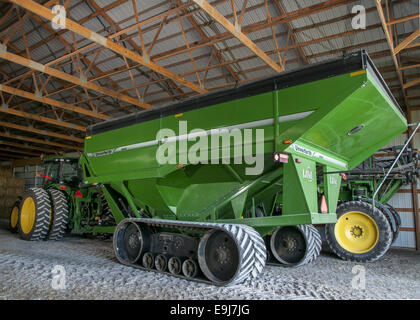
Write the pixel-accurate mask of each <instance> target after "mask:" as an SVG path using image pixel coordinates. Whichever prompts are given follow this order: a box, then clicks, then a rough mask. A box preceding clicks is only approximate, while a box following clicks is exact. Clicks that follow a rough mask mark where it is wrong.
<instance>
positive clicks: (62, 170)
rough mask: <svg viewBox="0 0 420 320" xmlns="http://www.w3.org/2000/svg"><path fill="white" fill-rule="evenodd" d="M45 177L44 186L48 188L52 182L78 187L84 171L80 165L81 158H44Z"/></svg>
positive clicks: (43, 175)
mask: <svg viewBox="0 0 420 320" xmlns="http://www.w3.org/2000/svg"><path fill="white" fill-rule="evenodd" d="M43 167H44V174H39V175H38V176H41V177H43V178H45V182H44V185H43V187H44V188H45V189H46V188H47V187H48V186H50V185H52V184H62V185H66V186H69V187H77V186H78V185H79V183H80V182H81V181H82V179H83V178H82V171H81V168H80V166H79V158H71V157H57V158H48V159H45V160H43Z"/></svg>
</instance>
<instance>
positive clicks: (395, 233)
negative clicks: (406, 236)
mask: <svg viewBox="0 0 420 320" xmlns="http://www.w3.org/2000/svg"><path fill="white" fill-rule="evenodd" d="M386 206H387V208H388V210H389V211H391V214H392V217H393V218H394V222H395V225H396V227H397V230H395V231H394V230H392V242H391V245H392V244H394V242H395V240H397V238H398V235H399V234H400V228H401V217H400V216H399V214H398V212H397V210H395V208H394V207H393V206H391V205H390V204H387V205H386ZM388 222H389V221H388ZM390 224H391V223H390Z"/></svg>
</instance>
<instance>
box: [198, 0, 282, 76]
mask: <svg viewBox="0 0 420 320" xmlns="http://www.w3.org/2000/svg"><path fill="white" fill-rule="evenodd" d="M194 2H195V3H196V4H198V5H199V6H200V7H201V8H202V9H203V10H204V11H206V12H207V13H208V14H209V15H210V16H211V17H213V19H214V20H216V21H217V22H219V23H220V24H221V25H222V26H223V27H224V28H225V29H226V30H228V31H229V32H230V33H231V34H232V35H234V36H235V37H236V38H238V40H239V41H241V42H242V43H243V44H245V45H246V46H247V47H248V48H249V49H250V50H251V51H252V52H254V53H255V54H256V55H257V56H258V57H260V58H261V59H262V60H263V61H264V62H265V63H266V64H268V65H269V66H270V67H271V68H272V69H274V70H275V71H277V72H282V71H283V67H281V66H279V65H278V64H277V63H275V62H274V61H273V60H272V59H271V58H270V57H269V56H268V55H267V54H266V53H265V52H264V51H263V50H261V49H260V48H259V47H258V46H257V45H256V44H255V43H254V42H252V41H251V39H249V38H248V37H247V36H246V35H245V34H244V33H242V31H241V30H240V26H239V25H237V26H234V25H233V24H232V23H231V22H230V21H229V20H228V19H226V18H225V17H224V16H223V15H222V14H221V13H220V12H219V11H217V10H216V9H215V8H214V7H213V6H211V5H210V4H209V3H208V2H207V1H206V0H194Z"/></svg>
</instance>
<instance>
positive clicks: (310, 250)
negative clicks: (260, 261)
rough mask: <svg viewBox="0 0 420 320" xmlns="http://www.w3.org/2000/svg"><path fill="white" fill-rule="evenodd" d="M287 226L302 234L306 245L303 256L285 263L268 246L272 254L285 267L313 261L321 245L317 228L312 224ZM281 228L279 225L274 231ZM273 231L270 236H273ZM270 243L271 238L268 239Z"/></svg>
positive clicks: (319, 251)
mask: <svg viewBox="0 0 420 320" xmlns="http://www.w3.org/2000/svg"><path fill="white" fill-rule="evenodd" d="M287 227H294V228H296V229H297V230H299V232H300V233H301V234H302V235H303V237H304V239H305V245H306V248H305V253H304V255H303V257H302V258H301V259H300V260H299V261H297V262H293V263H291V262H288V263H287V262H285V261H282V260H281V259H280V258H279V257H278V255H277V253H275V252H273V250H272V249H271V246H270V250H271V254H272V256H273V257H274V258H275V259H276V260H277V261H278V262H280V263H281V264H282V265H283V266H285V267H299V266H302V265H305V264H308V263H311V262H313V261H315V260H316V258H318V256H319V254H320V253H321V247H322V240H321V235H320V233H319V232H318V230H317V229H316V228H315V227H314V226H312V225H296V226H287ZM281 228H282V227H279V228H278V229H276V231H277V230H279V229H281ZM276 231H275V232H276ZM275 232H273V235H272V237H273V236H275ZM270 243H271V239H270Z"/></svg>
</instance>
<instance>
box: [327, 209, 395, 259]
mask: <svg viewBox="0 0 420 320" xmlns="http://www.w3.org/2000/svg"><path fill="white" fill-rule="evenodd" d="M372 208H373V207H372V205H371V204H369V203H367V202H364V201H348V202H344V203H342V204H340V205H339V206H338V207H337V219H339V218H340V217H341V216H342V215H343V214H345V213H346V212H349V211H360V212H363V213H365V214H367V215H368V216H369V217H370V218H371V219H372V220H373V221H374V222H375V223H376V226H377V228H378V231H379V236H378V241H377V243H376V245H375V246H374V247H373V248H372V249H371V250H369V251H368V252H365V253H353V252H349V251H347V250H346V249H344V248H343V247H342V246H341V245H340V244H339V243H338V241H337V239H336V238H335V233H334V228H335V225H336V224H327V225H325V238H326V240H327V244H328V246H329V247H330V249H331V250H332V251H333V252H334V253H335V254H336V255H337V256H338V257H339V258H341V259H343V260H347V261H355V262H373V261H376V260H378V259H379V258H381V257H382V256H383V255H384V254H385V253H386V252H387V251H388V249H389V247H390V246H391V242H392V239H393V233H392V230H391V226H390V224H389V222H388V220H387V218H386V216H385V215H384V214H383V212H382V211H381V210H379V209H378V208H376V207H374V208H373V210H372Z"/></svg>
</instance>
